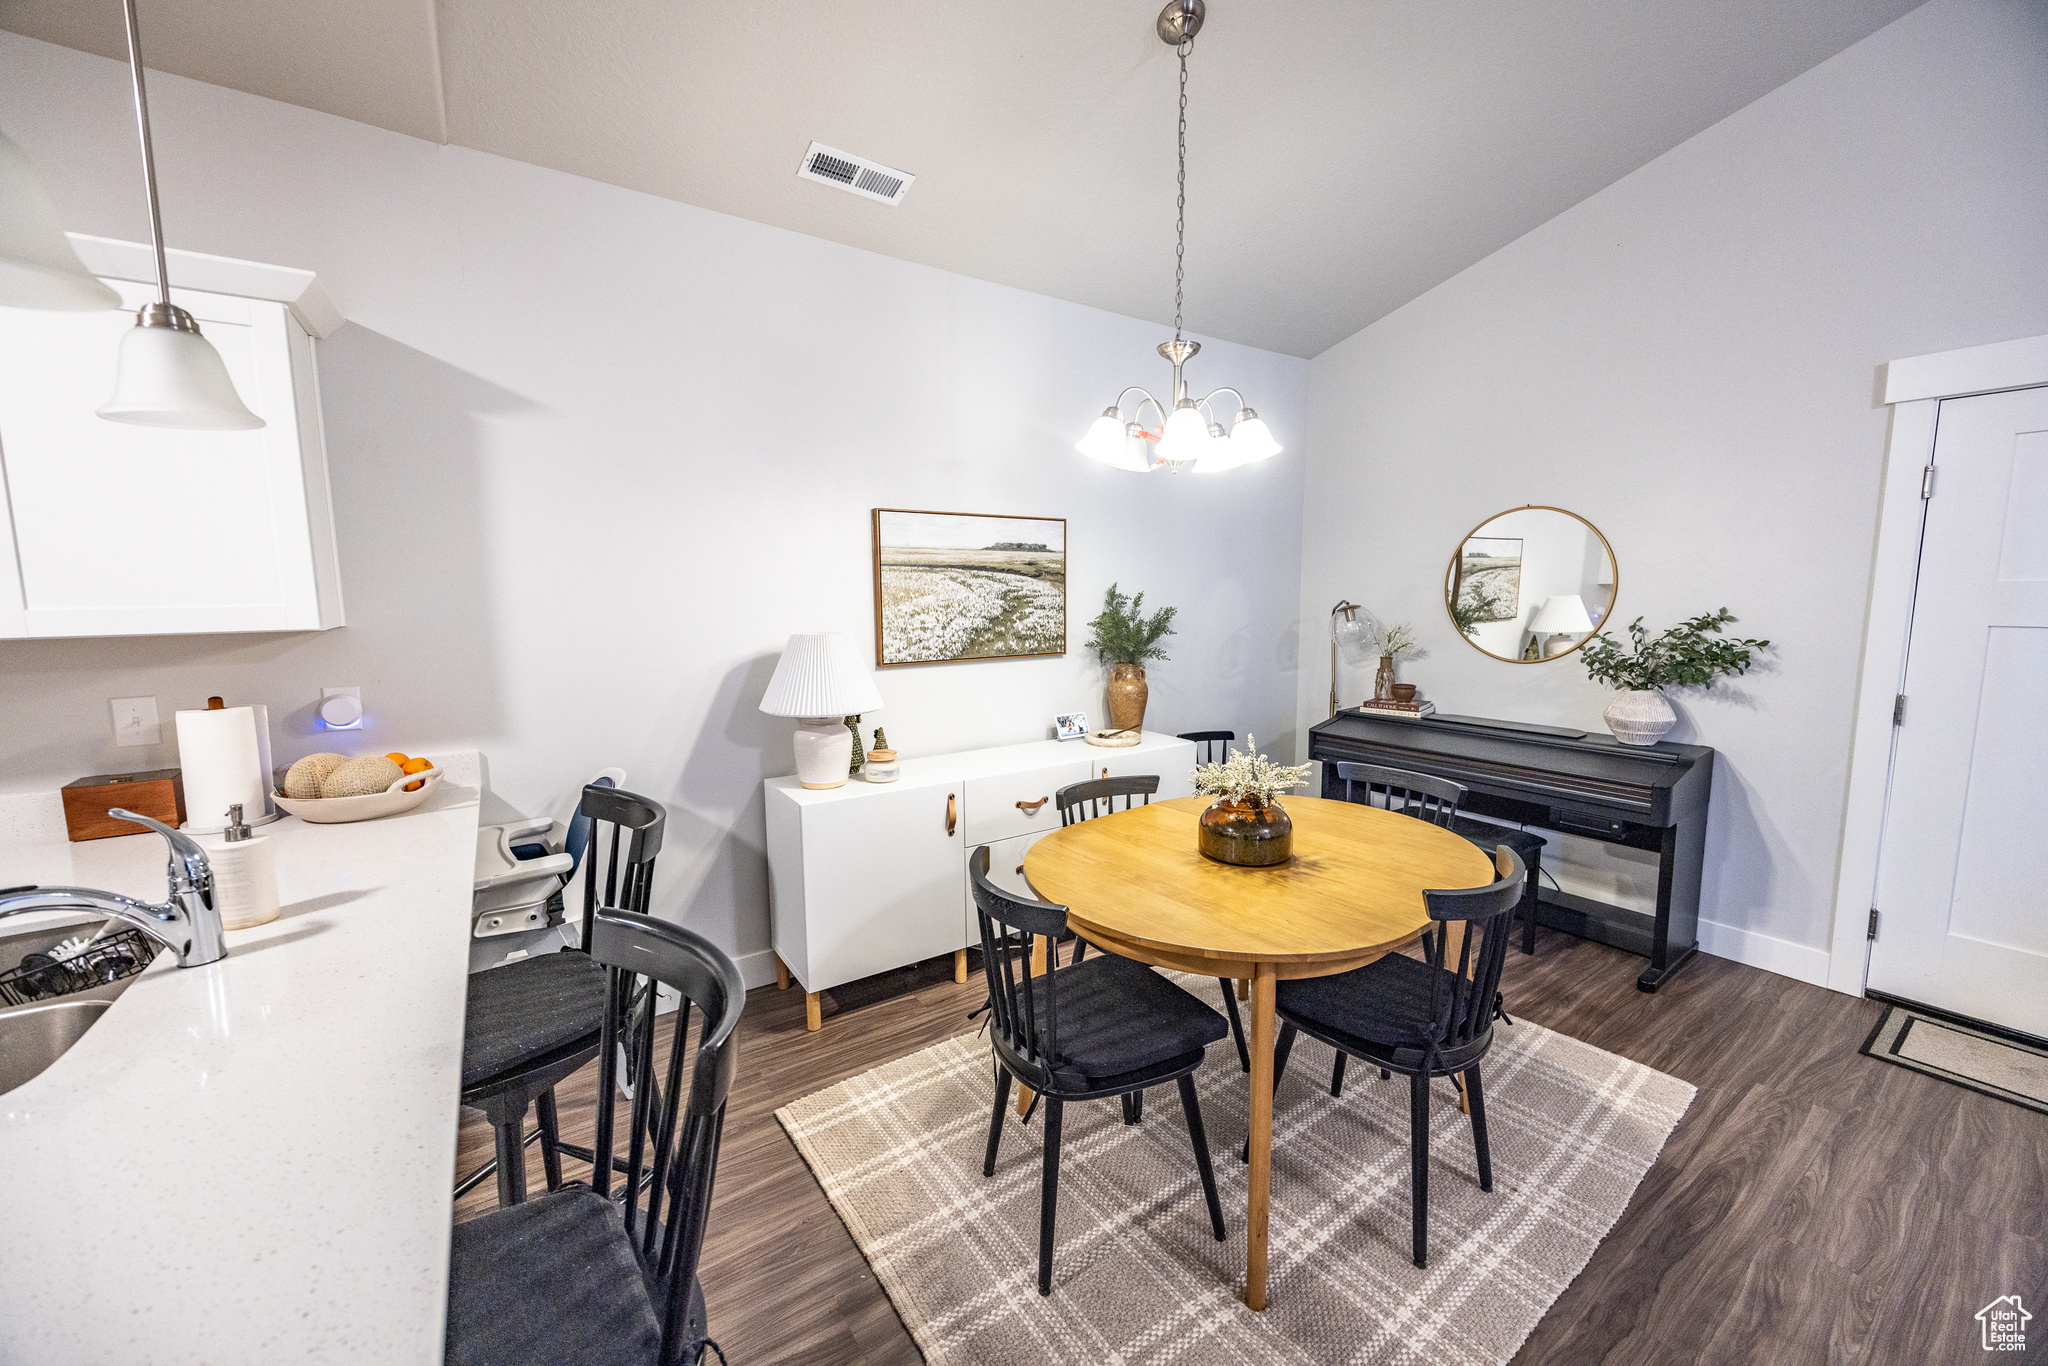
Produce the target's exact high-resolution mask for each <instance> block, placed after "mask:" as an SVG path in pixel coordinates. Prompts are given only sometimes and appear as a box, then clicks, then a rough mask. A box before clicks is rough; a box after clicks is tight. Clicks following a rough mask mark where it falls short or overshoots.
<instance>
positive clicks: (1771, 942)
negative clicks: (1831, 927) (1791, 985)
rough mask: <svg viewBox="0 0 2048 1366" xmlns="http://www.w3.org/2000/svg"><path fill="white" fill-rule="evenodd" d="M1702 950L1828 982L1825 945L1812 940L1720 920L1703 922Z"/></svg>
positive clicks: (1823, 983)
mask: <svg viewBox="0 0 2048 1366" xmlns="http://www.w3.org/2000/svg"><path fill="white" fill-rule="evenodd" d="M1700 952H1701V953H1711V954H1713V955H1714V957H1716V958H1726V959H1728V960H1730V961H1731V962H1736V963H1742V964H1745V965H1746V966H1749V967H1752V968H1762V969H1763V970H1764V971H1765V972H1775V973H1777V974H1778V975H1779V976H1780V977H1790V978H1792V979H1793V980H1794V981H1797V982H1809V983H1811V984H1813V985H1814V986H1817V987H1824V986H1826V985H1827V984H1828V963H1829V962H1830V958H1829V955H1828V951H1827V950H1826V949H1817V948H1814V947H1813V946H1812V945H1810V944H1795V943H1793V942H1792V941H1791V940H1789V939H1775V938H1773V937H1771V936H1770V935H1768V934H1758V933H1757V932H1756V931H1755V930H1745V929H1743V928H1741V927H1740V926H1737V925H1723V924H1720V923H1718V922H1717V921H1712V920H1702V921H1701V922H1700Z"/></svg>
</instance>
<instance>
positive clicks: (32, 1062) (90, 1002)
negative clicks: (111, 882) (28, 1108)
mask: <svg viewBox="0 0 2048 1366" xmlns="http://www.w3.org/2000/svg"><path fill="white" fill-rule="evenodd" d="M101 923H102V922H100V921H85V922H82V923H80V922H74V923H72V924H68V925H46V926H40V927H38V928H36V929H33V930H25V931H23V932H22V933H20V934H11V935H7V936H5V937H4V938H0V971H4V970H5V969H8V968H12V967H13V966H15V965H16V964H17V963H19V962H20V961H21V960H22V957H23V956H24V955H26V954H31V953H42V952H45V951H47V950H49V949H51V948H53V947H55V946H56V945H57V944H58V943H60V942H62V941H63V940H65V939H69V938H70V937H71V936H73V935H84V936H86V937H87V938H91V937H92V935H93V933H94V932H95V931H96V930H98V929H99V928H100V925H101ZM152 956H154V955H153V954H152ZM133 981H135V978H134V977H133V976H129V977H123V978H121V979H120V980H118V981H114V982H107V983H104V984H103V985H100V986H95V987H91V988H88V989H86V990H84V991H73V992H68V993H66V994H64V995H62V996H56V997H52V998H49V999H46V1000H40V1001H31V1002H29V1003H28V1004H27V1005H17V1006H0V1095H4V1094H5V1093H7V1092H9V1091H12V1090H13V1089H14V1088H15V1087H17V1086H20V1085H22V1084H23V1083H25V1082H28V1081H31V1080H33V1079H34V1078H36V1077H38V1076H40V1075H41V1074H42V1073H43V1071H44V1070H45V1069H47V1068H48V1067H49V1066H50V1064H52V1063H54V1062H56V1061H57V1059H59V1058H61V1057H63V1056H64V1053H65V1050H67V1049H68V1048H70V1047H71V1045H73V1044H75V1043H77V1042H78V1041H79V1040H80V1039H81V1038H83V1037H85V1031H86V1030H88V1029H91V1028H92V1026H93V1023H94V1022H95V1021H97V1020H98V1019H99V1018H100V1016H102V1015H104V1014H106V1013H107V1008H108V1007H109V1006H111V1005H113V1003H114V1001H115V998H117V997H118V996H120V994H121V993H122V992H124V991H126V990H127V989H128V986H129V984H130V983H132V982H133Z"/></svg>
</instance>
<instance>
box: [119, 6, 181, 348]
mask: <svg viewBox="0 0 2048 1366" xmlns="http://www.w3.org/2000/svg"><path fill="white" fill-rule="evenodd" d="M122 9H123V11H124V12H125V13H126V15H127V18H128V71H129V74H130V76H131V77H133V79H134V82H135V126H136V127H137V128H138V129H139V130H140V131H141V133H142V183H143V184H144V185H145V186H146V187H147V188H148V191H149V244H150V247H151V248H152V249H153V250H154V251H155V253H156V297H157V302H158V303H160V304H162V305H163V306H164V307H165V309H167V310H168V309H169V308H170V306H171V272H170V268H169V266H167V265H166V264H165V261H164V215H163V209H162V207H161V206H160V205H159V204H158V202H157V193H156V145H155V144H154V143H152V142H151V141H150V137H149V91H148V90H147V88H145V86H144V85H143V79H142V32H141V26H140V25H139V24H137V23H136V20H135V0H122Z"/></svg>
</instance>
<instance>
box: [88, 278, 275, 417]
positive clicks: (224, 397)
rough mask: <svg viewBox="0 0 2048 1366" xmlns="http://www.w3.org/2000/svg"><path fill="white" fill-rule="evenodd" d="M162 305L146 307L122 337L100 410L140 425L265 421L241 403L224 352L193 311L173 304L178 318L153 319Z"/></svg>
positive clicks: (104, 415) (110, 415)
mask: <svg viewBox="0 0 2048 1366" xmlns="http://www.w3.org/2000/svg"><path fill="white" fill-rule="evenodd" d="M161 309H162V305H159V304H151V305H149V306H148V307H147V308H144V309H143V310H142V315H141V317H140V318H139V319H138V320H137V322H136V324H135V326H134V327H131V328H129V329H128V334H127V335H126V336H124V337H122V338H121V360H120V367H119V369H118V370H117V371H116V373H115V378H114V396H113V397H112V398H110V399H108V400H107V402H106V403H105V405H104V406H102V407H101V408H100V410H99V414H100V416H101V417H104V418H106V419H107V420H108V421H110V422H132V423H134V424H136V425H137V426H142V427H186V428H203V429H212V430H216V431H247V430H250V429H252V428H256V427H261V426H262V425H263V419H262V418H260V417H258V416H256V414H254V413H252V412H250V411H249V409H248V408H247V407H246V406H244V405H243V403H242V396H241V395H240V394H238V393H236V392H235V382H234V381H233V380H232V379H230V378H228V367H227V366H226V365H225V364H224V363H223V362H222V361H221V358H220V352H218V351H216V350H214V349H213V343H212V342H209V341H208V340H206V338H204V337H202V336H200V335H199V328H198V326H197V325H196V324H194V323H193V321H192V315H191V314H189V313H187V312H185V310H184V309H182V308H175V306H174V309H173V311H174V313H175V315H176V316H175V318H167V319H166V320H164V321H161V322H159V321H153V318H156V317H161V316H162V313H161ZM181 323H182V326H181V325H180V324H181Z"/></svg>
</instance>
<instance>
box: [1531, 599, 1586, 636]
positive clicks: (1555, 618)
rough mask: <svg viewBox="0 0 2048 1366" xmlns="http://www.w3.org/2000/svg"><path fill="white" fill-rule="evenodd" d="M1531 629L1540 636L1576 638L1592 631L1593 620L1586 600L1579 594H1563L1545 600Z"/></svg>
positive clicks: (1533, 620)
mask: <svg viewBox="0 0 2048 1366" xmlns="http://www.w3.org/2000/svg"><path fill="white" fill-rule="evenodd" d="M1529 629H1530V630H1531V631H1534V632H1535V633H1536V634H1537V635H1539V636H1575V635H1577V634H1579V633H1580V632H1581V631H1590V630H1592V629H1593V618H1592V617H1591V616H1589V615H1587V612H1586V600H1585V599H1584V598H1582V597H1580V596H1579V595H1578V594H1577V593H1561V594H1559V595H1558V596H1557V597H1554V598H1545V599H1544V600H1543V605H1542V606H1541V607H1539V608H1537V609H1536V615H1535V617H1534V618H1533V619H1532V620H1531V621H1530V622H1529Z"/></svg>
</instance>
